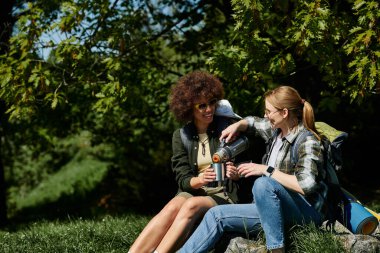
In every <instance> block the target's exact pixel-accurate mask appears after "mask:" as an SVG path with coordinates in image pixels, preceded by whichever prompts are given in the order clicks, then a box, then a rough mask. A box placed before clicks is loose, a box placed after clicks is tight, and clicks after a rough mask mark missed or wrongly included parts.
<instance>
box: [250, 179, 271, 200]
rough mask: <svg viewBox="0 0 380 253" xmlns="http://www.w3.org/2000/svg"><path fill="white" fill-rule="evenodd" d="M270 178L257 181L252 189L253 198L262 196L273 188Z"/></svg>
mask: <svg viewBox="0 0 380 253" xmlns="http://www.w3.org/2000/svg"><path fill="white" fill-rule="evenodd" d="M270 180H271V179H270V178H269V177H259V178H257V179H256V181H255V183H254V184H253V187H252V193H253V196H261V195H262V194H265V191H267V190H268V189H270V188H271V184H270Z"/></svg>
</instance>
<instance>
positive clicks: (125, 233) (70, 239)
mask: <svg viewBox="0 0 380 253" xmlns="http://www.w3.org/2000/svg"><path fill="white" fill-rule="evenodd" d="M148 220H149V217H144V216H137V215H127V216H125V217H122V218H113V217H105V218H103V219H101V220H81V219H76V220H71V221H67V222H58V221H56V222H48V221H41V222H36V223H32V224H28V225H26V226H25V227H21V228H18V229H17V230H16V231H12V229H11V228H10V229H7V230H8V231H5V230H1V231H0V252H4V253H5V252H9V253H14V252H23V253H28V252H30V253H32V252H33V253H35V252H127V250H128V249H129V246H130V245H131V244H132V242H133V241H134V240H135V238H136V237H137V235H138V234H139V232H140V231H141V230H142V228H143V227H144V226H145V224H146V223H147V222H148Z"/></svg>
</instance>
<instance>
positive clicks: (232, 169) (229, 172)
mask: <svg viewBox="0 0 380 253" xmlns="http://www.w3.org/2000/svg"><path fill="white" fill-rule="evenodd" d="M226 176H227V177H228V178H230V179H232V180H235V181H236V180H239V173H238V170H237V167H236V166H235V165H234V163H232V162H227V163H226Z"/></svg>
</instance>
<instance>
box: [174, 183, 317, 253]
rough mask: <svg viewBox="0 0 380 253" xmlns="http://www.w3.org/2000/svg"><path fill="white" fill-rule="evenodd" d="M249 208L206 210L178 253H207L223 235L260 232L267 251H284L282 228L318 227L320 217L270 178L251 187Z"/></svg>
mask: <svg viewBox="0 0 380 253" xmlns="http://www.w3.org/2000/svg"><path fill="white" fill-rule="evenodd" d="M252 191H253V196H254V202H253V203H252V204H230V205H221V206H215V207H213V208H211V209H209V210H208V211H207V213H206V215H205V216H204V218H203V220H202V222H201V224H200V225H199V226H198V228H197V229H196V230H195V231H194V233H193V234H192V235H191V237H190V238H189V239H188V240H187V242H186V243H185V244H184V245H183V247H182V248H181V250H180V253H190V252H191V253H198V252H207V251H208V250H210V249H212V248H213V247H214V245H215V243H216V242H217V241H218V240H219V239H220V237H221V236H222V235H223V232H239V233H244V234H249V235H253V234H257V232H258V231H259V230H260V229H261V228H262V229H263V230H264V233H265V238H266V244H267V248H268V249H269V250H272V249H277V248H282V247H285V228H286V227H288V226H292V225H294V224H304V223H310V222H314V223H315V224H317V225H320V224H321V216H320V214H319V213H318V212H317V211H316V210H315V209H314V208H313V207H312V206H311V205H310V204H309V203H308V202H307V201H306V199H305V198H304V197H303V196H302V195H300V194H298V193H295V192H291V191H289V190H286V189H285V188H284V187H283V186H282V185H281V184H280V183H278V182H277V181H276V180H274V179H272V178H270V177H260V178H258V179H256V181H255V183H254V185H253V189H252Z"/></svg>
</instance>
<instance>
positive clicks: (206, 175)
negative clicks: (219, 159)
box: [199, 165, 216, 185]
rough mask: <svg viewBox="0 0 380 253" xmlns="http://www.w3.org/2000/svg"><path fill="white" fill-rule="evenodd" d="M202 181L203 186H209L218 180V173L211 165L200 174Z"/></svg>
mask: <svg viewBox="0 0 380 253" xmlns="http://www.w3.org/2000/svg"><path fill="white" fill-rule="evenodd" d="M199 178H200V181H201V183H202V184H203V185H205V184H208V183H210V182H214V180H215V178H216V173H215V172H214V169H213V168H211V165H210V166H209V167H208V168H207V169H205V170H204V171H203V173H201V174H199Z"/></svg>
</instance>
